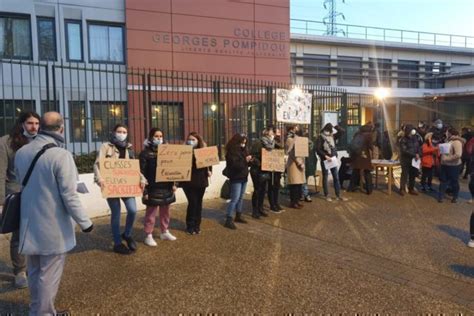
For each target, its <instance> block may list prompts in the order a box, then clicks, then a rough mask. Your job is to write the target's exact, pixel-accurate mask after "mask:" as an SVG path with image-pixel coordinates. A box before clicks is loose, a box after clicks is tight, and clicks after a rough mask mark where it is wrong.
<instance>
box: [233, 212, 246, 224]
mask: <svg viewBox="0 0 474 316" xmlns="http://www.w3.org/2000/svg"><path fill="white" fill-rule="evenodd" d="M235 222H236V223H241V224H247V221H246V220H245V219H243V218H242V213H236V214H235Z"/></svg>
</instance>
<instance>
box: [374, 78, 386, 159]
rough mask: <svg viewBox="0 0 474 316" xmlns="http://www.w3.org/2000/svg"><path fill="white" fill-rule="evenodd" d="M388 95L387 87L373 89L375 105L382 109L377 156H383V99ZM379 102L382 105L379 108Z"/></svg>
mask: <svg viewBox="0 0 474 316" xmlns="http://www.w3.org/2000/svg"><path fill="white" fill-rule="evenodd" d="M389 96H390V90H389V89H387V88H383V87H379V88H377V89H375V91H374V97H375V99H376V100H377V107H378V108H379V110H381V111H382V115H381V118H380V120H381V122H380V125H381V127H382V130H381V131H380V133H381V139H380V141H381V143H380V151H381V153H379V156H382V157H383V149H384V148H383V147H384V137H385V99H386V98H388V97H389ZM380 103H381V105H382V107H381V108H380ZM378 158H379V157H377V159H378Z"/></svg>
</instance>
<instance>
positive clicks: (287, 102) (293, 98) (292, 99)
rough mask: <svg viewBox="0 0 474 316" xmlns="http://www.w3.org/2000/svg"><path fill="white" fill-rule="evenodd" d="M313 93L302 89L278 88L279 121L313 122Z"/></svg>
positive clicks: (277, 110) (277, 106)
mask: <svg viewBox="0 0 474 316" xmlns="http://www.w3.org/2000/svg"><path fill="white" fill-rule="evenodd" d="M311 101H312V95H311V94H310V93H304V92H303V91H301V90H300V89H297V88H296V89H292V90H286V89H277V90H276V112H277V121H278V122H283V123H292V124H311Z"/></svg>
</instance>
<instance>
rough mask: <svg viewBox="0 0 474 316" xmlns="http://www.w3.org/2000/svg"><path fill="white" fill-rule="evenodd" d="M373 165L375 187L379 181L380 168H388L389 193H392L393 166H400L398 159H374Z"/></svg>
mask: <svg viewBox="0 0 474 316" xmlns="http://www.w3.org/2000/svg"><path fill="white" fill-rule="evenodd" d="M372 165H373V166H374V168H375V188H377V185H378V181H379V168H381V167H382V168H387V170H388V195H391V194H392V183H393V167H398V166H400V162H399V161H398V160H381V159H373V160H372Z"/></svg>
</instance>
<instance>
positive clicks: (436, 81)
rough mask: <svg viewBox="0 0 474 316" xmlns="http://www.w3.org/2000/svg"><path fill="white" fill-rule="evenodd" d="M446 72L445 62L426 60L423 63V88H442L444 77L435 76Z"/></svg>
mask: <svg viewBox="0 0 474 316" xmlns="http://www.w3.org/2000/svg"><path fill="white" fill-rule="evenodd" d="M445 72H446V64H445V63H441V62H433V61H427V62H426V63H425V78H426V79H425V88H427V89H440V88H444V79H440V78H437V77H438V76H439V75H442V74H444V73H445Z"/></svg>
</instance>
